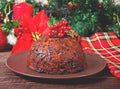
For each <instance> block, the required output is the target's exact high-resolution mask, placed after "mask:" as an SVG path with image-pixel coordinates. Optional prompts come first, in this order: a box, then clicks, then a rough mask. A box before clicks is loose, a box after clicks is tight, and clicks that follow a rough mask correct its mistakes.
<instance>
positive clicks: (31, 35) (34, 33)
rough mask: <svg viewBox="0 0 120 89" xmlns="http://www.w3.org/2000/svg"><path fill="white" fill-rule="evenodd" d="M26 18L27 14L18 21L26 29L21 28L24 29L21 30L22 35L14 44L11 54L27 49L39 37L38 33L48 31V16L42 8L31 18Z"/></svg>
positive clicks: (41, 33) (42, 33)
mask: <svg viewBox="0 0 120 89" xmlns="http://www.w3.org/2000/svg"><path fill="white" fill-rule="evenodd" d="M27 18H28V17H27V16H26V17H24V19H23V20H22V21H21V22H20V25H22V26H23V27H25V28H27V29H25V28H24V29H22V30H24V31H22V35H21V36H20V38H19V39H18V41H17V43H16V44H15V45H14V47H13V49H12V52H11V54H15V53H18V52H22V51H25V50H29V49H30V47H31V45H32V44H33V42H35V41H36V40H38V39H39V37H40V35H44V34H48V32H49V27H48V24H47V22H48V20H49V18H48V17H47V15H46V14H45V12H44V10H42V11H40V12H39V13H38V14H37V15H35V16H34V17H33V18H32V19H27ZM17 30H18V29H17ZM17 32H19V31H17Z"/></svg>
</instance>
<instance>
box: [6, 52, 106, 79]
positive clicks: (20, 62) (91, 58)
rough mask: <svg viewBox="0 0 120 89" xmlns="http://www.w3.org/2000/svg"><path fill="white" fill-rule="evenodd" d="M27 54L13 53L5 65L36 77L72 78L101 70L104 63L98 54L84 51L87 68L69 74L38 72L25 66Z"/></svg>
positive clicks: (20, 72)
mask: <svg viewBox="0 0 120 89" xmlns="http://www.w3.org/2000/svg"><path fill="white" fill-rule="evenodd" d="M27 54H28V51H24V52H20V53H17V54H15V55H12V56H10V57H9V58H8V59H7V60H6V65H7V67H8V68H9V69H10V70H12V71H13V72H15V73H18V74H21V75H25V76H29V77H36V78H47V79H72V78H81V77H86V76H90V75H94V74H97V73H99V72H100V71H102V70H103V69H104V68H105V66H106V63H105V62H104V60H103V59H101V58H100V57H99V56H98V55H95V54H92V53H87V52H85V56H86V61H87V68H86V69H85V70H83V71H81V72H78V73H71V74H45V73H38V72H36V71H34V70H32V69H30V68H28V66H27Z"/></svg>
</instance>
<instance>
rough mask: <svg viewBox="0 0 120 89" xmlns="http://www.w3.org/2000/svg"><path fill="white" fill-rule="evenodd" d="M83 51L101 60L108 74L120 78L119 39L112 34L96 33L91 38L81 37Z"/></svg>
mask: <svg viewBox="0 0 120 89" xmlns="http://www.w3.org/2000/svg"><path fill="white" fill-rule="evenodd" d="M81 45H82V46H83V50H84V51H87V52H91V53H95V54H98V55H99V56H100V57H101V58H103V59H104V60H105V61H106V63H107V66H108V68H109V69H110V72H111V73H112V74H113V75H114V76H116V77H118V78H120V39H118V38H117V36H116V35H115V34H114V33H113V32H108V33H107V32H97V33H95V34H94V35H92V36H91V37H82V38H81Z"/></svg>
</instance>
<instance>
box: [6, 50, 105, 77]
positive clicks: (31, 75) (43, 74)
mask: <svg viewBox="0 0 120 89" xmlns="http://www.w3.org/2000/svg"><path fill="white" fill-rule="evenodd" d="M27 52H28V50H26V51H23V52H19V53H16V54H13V55H10V56H9V57H8V58H7V60H6V61H5V65H6V66H7V67H8V69H10V70H11V71H13V72H15V73H17V74H20V75H24V76H28V77H33V78H43V79H74V78H83V77H88V76H91V75H95V74H97V73H99V72H101V71H102V70H103V69H104V68H105V67H106V62H105V61H104V60H103V59H102V58H100V56H99V55H97V54H93V53H89V52H85V53H86V54H90V55H96V56H98V57H99V59H100V60H102V62H103V66H102V68H101V69H99V70H97V71H96V72H94V73H89V74H86V75H80V76H79V75H78V74H80V72H78V73H71V74H45V73H39V74H40V75H39V76H38V75H33V74H29V73H23V72H20V71H17V70H15V69H13V68H11V67H10V66H9V65H8V60H9V59H10V58H11V57H14V56H15V55H19V54H21V53H27ZM93 60H94V59H93ZM27 69H29V70H31V71H32V72H35V73H36V71H34V70H32V69H30V68H27ZM83 71H84V70H83ZM75 74H76V75H77V76H72V75H75ZM53 75H57V76H58V77H53ZM66 75H69V76H70V75H71V77H69V76H68V77H64V76H66ZM51 76H52V77H51ZM62 76H63V77H62Z"/></svg>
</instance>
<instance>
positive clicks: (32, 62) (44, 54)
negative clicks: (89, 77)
mask: <svg viewBox="0 0 120 89" xmlns="http://www.w3.org/2000/svg"><path fill="white" fill-rule="evenodd" d="M27 63H28V66H29V68H31V69H33V70H36V71H37V72H43V73H74V72H80V71H82V70H83V69H84V68H85V67H86V62H85V57H84V54H83V51H82V48H81V46H80V44H79V39H78V38H72V37H67V38H49V37H48V36H42V37H41V38H40V39H39V40H38V41H36V42H35V43H34V44H33V45H32V47H31V49H30V51H29V54H28V59H27Z"/></svg>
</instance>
